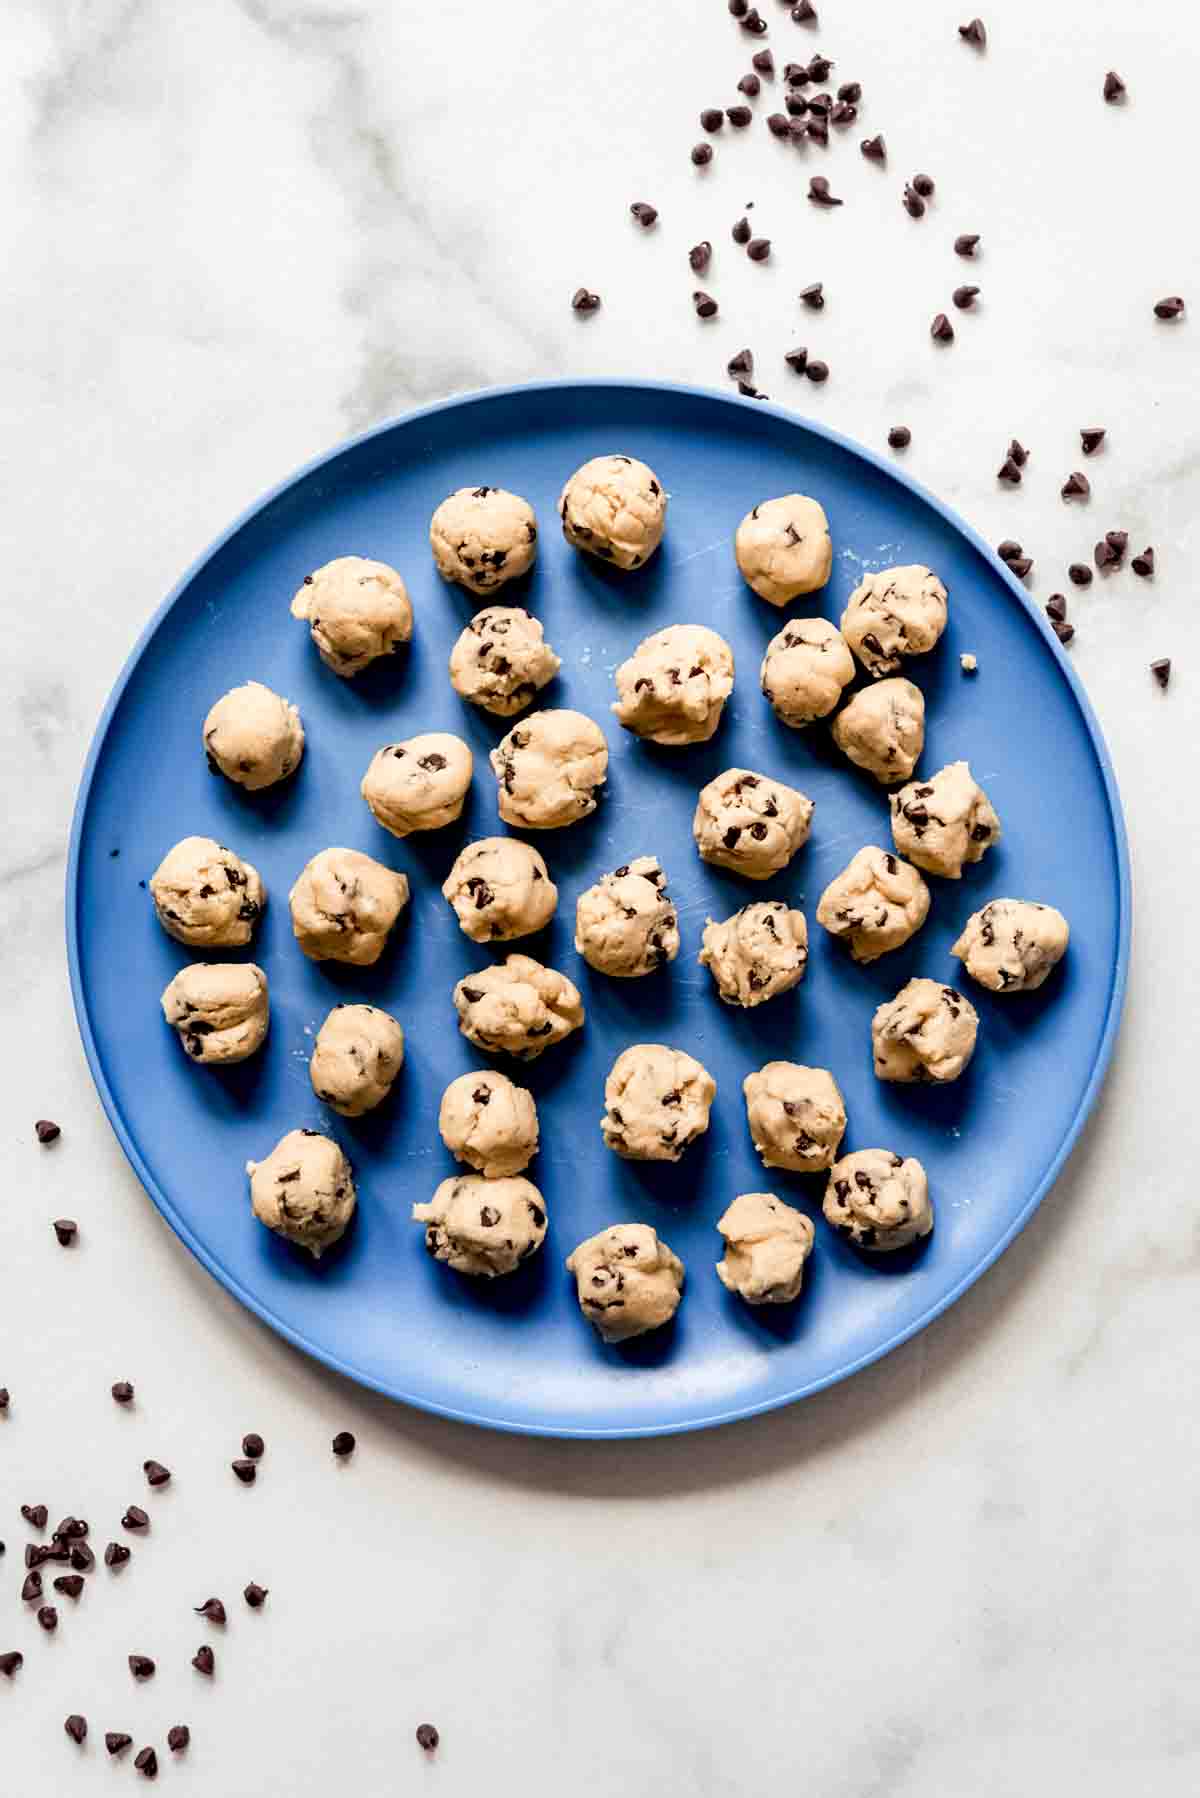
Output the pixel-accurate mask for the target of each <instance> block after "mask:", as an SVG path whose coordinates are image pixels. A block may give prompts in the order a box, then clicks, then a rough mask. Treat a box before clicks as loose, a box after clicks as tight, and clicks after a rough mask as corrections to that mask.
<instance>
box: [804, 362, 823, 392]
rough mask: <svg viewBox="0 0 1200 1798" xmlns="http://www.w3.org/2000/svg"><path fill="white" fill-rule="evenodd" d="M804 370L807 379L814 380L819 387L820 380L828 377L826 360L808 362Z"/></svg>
mask: <svg viewBox="0 0 1200 1798" xmlns="http://www.w3.org/2000/svg"><path fill="white" fill-rule="evenodd" d="M804 372H805V374H806V375H807V376H808V378H809V380H810V381H815V382H816V384H817V386H818V387H819V386H820V385H821V382H822V381H827V380H828V379H829V364H828V362H810V363H809V364H808V367H807V368H806V369H805V371H804Z"/></svg>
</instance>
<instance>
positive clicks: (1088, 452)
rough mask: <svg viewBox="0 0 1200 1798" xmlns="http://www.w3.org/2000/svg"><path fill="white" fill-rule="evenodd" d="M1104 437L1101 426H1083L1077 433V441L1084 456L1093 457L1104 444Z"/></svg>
mask: <svg viewBox="0 0 1200 1798" xmlns="http://www.w3.org/2000/svg"><path fill="white" fill-rule="evenodd" d="M1104 436H1105V432H1104V426H1103V425H1084V426H1083V428H1082V430H1081V431H1080V433H1079V441H1080V443H1081V444H1082V446H1083V453H1084V455H1085V456H1094V455H1095V453H1096V451H1097V450H1098V449H1099V448H1100V445H1101V444H1102V443H1103V442H1104Z"/></svg>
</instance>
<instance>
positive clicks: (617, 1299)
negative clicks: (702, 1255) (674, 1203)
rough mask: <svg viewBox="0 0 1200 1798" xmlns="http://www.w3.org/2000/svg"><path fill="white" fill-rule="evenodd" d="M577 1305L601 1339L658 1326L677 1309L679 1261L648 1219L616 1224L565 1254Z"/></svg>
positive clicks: (617, 1339) (680, 1279)
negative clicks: (642, 1221) (639, 1222)
mask: <svg viewBox="0 0 1200 1798" xmlns="http://www.w3.org/2000/svg"><path fill="white" fill-rule="evenodd" d="M567 1271H568V1273H572V1274H574V1276H575V1290H576V1293H577V1294H578V1297H579V1309H580V1310H581V1311H582V1312H583V1315H584V1316H585V1317H586V1318H587V1320H588V1322H589V1323H590V1324H594V1325H595V1326H596V1329H597V1330H598V1331H599V1333H600V1335H601V1336H602V1337H603V1338H604V1340H605V1342H628V1340H629V1338H630V1337H631V1336H644V1335H645V1334H646V1332H647V1330H658V1329H661V1328H662V1326H663V1324H668V1323H670V1321H671V1319H672V1318H673V1317H674V1315H675V1313H676V1311H678V1309H679V1299H680V1294H681V1293H682V1292H683V1262H682V1261H681V1260H680V1259H679V1257H678V1255H676V1254H675V1253H674V1252H673V1251H672V1250H671V1249H670V1248H669V1247H668V1246H667V1244H666V1243H665V1242H662V1241H661V1240H660V1239H659V1236H658V1232H657V1231H656V1230H654V1229H652V1228H651V1226H650V1225H649V1224H614V1225H613V1226H612V1228H611V1229H608V1230H601V1231H600V1233H599V1235H598V1236H589V1237H588V1239H587V1241H586V1242H581V1243H580V1244H579V1247H578V1248H577V1249H574V1250H573V1251H572V1252H571V1254H570V1255H568V1256H567Z"/></svg>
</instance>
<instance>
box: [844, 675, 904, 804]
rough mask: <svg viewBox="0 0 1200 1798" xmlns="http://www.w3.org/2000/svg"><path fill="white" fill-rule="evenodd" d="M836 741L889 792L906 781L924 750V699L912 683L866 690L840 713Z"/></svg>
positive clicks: (883, 683) (898, 682) (884, 684)
mask: <svg viewBox="0 0 1200 1798" xmlns="http://www.w3.org/2000/svg"><path fill="white" fill-rule="evenodd" d="M831 729H832V731H833V740H834V742H835V743H836V744H837V746H838V748H839V749H840V750H841V752H842V754H843V755H845V756H849V758H850V760H851V761H852V762H853V763H854V765H855V767H856V768H865V769H866V771H867V773H868V774H873V775H874V776H875V778H876V780H878V781H882V782H883V785H884V786H885V787H890V786H894V785H895V783H896V782H897V781H898V780H907V779H908V777H909V775H910V774H911V773H912V771H913V769H914V768H915V767H916V765H917V761H918V759H919V757H920V754H921V751H922V749H924V747H925V695H924V694H923V693H922V691H921V689H920V687H914V686H913V684H912V682H911V681H910V680H881V681H880V682H879V684H878V685H877V686H874V687H864V688H863V690H862V692H861V693H856V694H855V695H854V697H853V699H851V700H850V702H849V703H848V704H847V705H845V706H844V707H843V708H842V710H841V711H840V712H839V713H838V715H837V717H836V718H835V719H834V721H833V724H832V726H831Z"/></svg>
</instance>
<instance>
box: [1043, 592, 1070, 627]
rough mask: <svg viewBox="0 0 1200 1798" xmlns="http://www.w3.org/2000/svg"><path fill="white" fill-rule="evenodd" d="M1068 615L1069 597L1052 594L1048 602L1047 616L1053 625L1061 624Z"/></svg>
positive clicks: (1061, 594)
mask: <svg viewBox="0 0 1200 1798" xmlns="http://www.w3.org/2000/svg"><path fill="white" fill-rule="evenodd" d="M1066 615H1067V596H1066V594H1065V593H1052V594H1051V595H1050V597H1049V599H1048V600H1047V601H1046V616H1047V617H1048V618H1049V619H1050V621H1051V623H1053V624H1061V623H1062V622H1063V620H1064V619H1065V618H1066Z"/></svg>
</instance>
